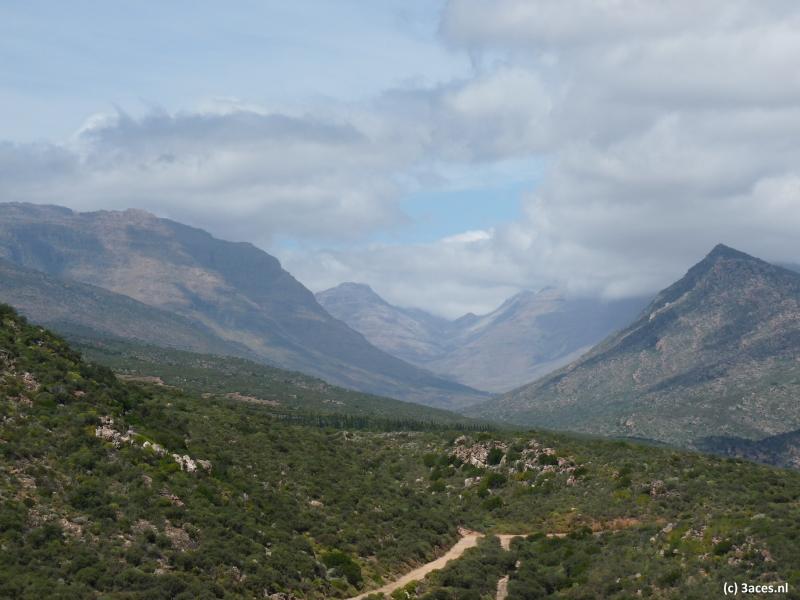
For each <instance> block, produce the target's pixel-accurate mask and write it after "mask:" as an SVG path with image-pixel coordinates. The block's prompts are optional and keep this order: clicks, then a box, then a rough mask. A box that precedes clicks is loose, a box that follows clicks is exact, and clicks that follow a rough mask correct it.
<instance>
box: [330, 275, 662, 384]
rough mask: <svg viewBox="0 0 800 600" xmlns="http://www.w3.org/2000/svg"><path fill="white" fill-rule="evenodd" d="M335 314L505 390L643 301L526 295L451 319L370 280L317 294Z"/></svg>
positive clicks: (430, 364) (383, 340)
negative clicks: (397, 302) (377, 288)
mask: <svg viewBox="0 0 800 600" xmlns="http://www.w3.org/2000/svg"><path fill="white" fill-rule="evenodd" d="M317 300H319V302H320V304H322V306H324V307H325V309H326V310H327V311H328V312H330V313H331V314H332V315H333V316H334V317H336V318H338V319H341V320H342V321H344V322H345V323H347V324H348V325H350V327H352V328H353V329H355V330H356V331H359V332H360V333H362V334H364V336H365V337H366V338H367V339H368V340H369V341H370V342H372V343H373V344H375V345H376V346H377V347H379V348H381V349H383V350H385V351H386V352H388V353H390V354H393V355H395V356H398V357H400V358H402V359H403V360H406V361H408V362H411V363H413V364H415V365H417V366H420V367H423V368H426V369H430V370H431V371H434V372H435V373H439V374H440V375H443V376H445V377H447V378H450V379H453V380H455V381H459V382H461V383H463V384H465V385H469V386H471V387H475V388H478V389H482V390H488V391H491V392H505V391H508V390H510V389H512V388H515V387H517V386H519V385H522V384H524V383H528V382H530V381H532V380H534V379H536V378H538V377H541V376H542V375H545V374H546V373H548V372H550V371H553V370H555V369H557V368H559V367H561V366H563V365H565V364H567V363H569V362H571V361H572V360H574V359H576V358H577V357H578V356H580V355H581V354H583V353H584V352H586V351H587V350H589V349H590V348H591V347H592V346H593V345H594V344H596V343H597V342H599V341H600V340H602V339H603V338H604V337H606V336H607V335H608V334H609V333H611V332H613V331H616V330H617V329H620V328H621V327H623V326H624V325H625V324H627V323H629V322H630V321H631V320H632V319H633V318H634V317H636V315H637V314H638V313H639V312H640V311H641V310H642V309H643V308H644V306H645V305H646V304H647V301H645V300H643V299H637V298H634V299H625V300H609V301H603V300H597V299H588V298H569V297H567V296H566V295H565V294H564V293H563V292H561V291H559V290H556V289H554V288H545V289H543V290H540V291H538V292H530V291H526V292H521V293H519V294H517V295H515V296H513V297H512V298H509V299H508V300H507V301H506V302H504V303H503V304H502V305H501V306H499V307H498V308H497V309H496V310H494V311H492V312H491V313H489V314H486V315H481V316H478V315H473V314H467V315H464V316H462V317H461V318H459V319H456V320H454V321H448V320H446V319H442V318H440V317H436V316H434V315H430V314H427V313H425V312H424V311H421V310H418V309H406V308H400V307H396V306H392V305H391V304H389V303H388V302H386V301H385V300H383V299H382V298H381V297H380V296H378V295H377V294H376V293H375V292H374V291H373V290H372V289H370V288H369V287H368V286H366V285H363V284H355V283H343V284H341V285H339V286H337V287H335V288H332V289H330V290H326V291H324V292H321V293H319V294H317Z"/></svg>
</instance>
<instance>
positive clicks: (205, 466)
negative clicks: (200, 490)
mask: <svg viewBox="0 0 800 600" xmlns="http://www.w3.org/2000/svg"><path fill="white" fill-rule="evenodd" d="M94 434H95V437H98V438H100V439H101V440H104V441H106V442H108V443H110V444H111V445H112V446H114V447H115V448H121V447H122V446H123V444H132V445H138V446H139V447H140V448H142V449H143V450H149V451H151V452H153V453H154V454H155V455H157V456H165V455H166V454H167V449H166V448H164V447H163V446H161V445H160V444H156V443H154V442H151V441H149V440H141V437H140V436H137V434H136V432H135V431H134V430H133V429H130V428H129V429H128V430H127V431H126V432H125V433H121V432H120V431H118V430H117V429H115V428H114V419H113V418H112V417H109V416H104V417H100V425H99V426H97V427H96V428H95V430H94ZM171 456H172V459H173V460H174V461H175V462H176V463H178V465H179V466H180V468H181V471H186V472H187V473H196V472H197V470H198V468H199V469H202V470H203V471H206V472H210V471H211V468H212V465H211V461H208V460H202V459H199V458H192V457H190V456H189V455H187V454H183V455H181V454H175V453H172V454H171Z"/></svg>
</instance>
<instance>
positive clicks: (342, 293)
mask: <svg viewBox="0 0 800 600" xmlns="http://www.w3.org/2000/svg"><path fill="white" fill-rule="evenodd" d="M317 297H327V298H332V297H335V298H339V299H347V300H349V301H353V300H360V301H368V302H377V303H380V304H385V303H386V301H385V300H384V299H383V298H381V297H380V296H379V295H378V294H377V293H376V292H375V290H373V289H372V288H371V287H370V286H369V285H367V284H366V283H357V282H354V281H345V282H344V283H340V284H339V285H337V286H335V287H332V288H330V289H327V290H324V291H322V292H319V293H318V294H317Z"/></svg>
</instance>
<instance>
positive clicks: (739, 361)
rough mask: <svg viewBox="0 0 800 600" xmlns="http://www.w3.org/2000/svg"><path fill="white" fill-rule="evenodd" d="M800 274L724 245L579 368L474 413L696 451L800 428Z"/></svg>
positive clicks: (578, 364)
mask: <svg viewBox="0 0 800 600" xmlns="http://www.w3.org/2000/svg"><path fill="white" fill-rule="evenodd" d="M798 394H800V275H799V274H797V273H795V272H793V271H789V270H787V269H784V268H782V267H777V266H774V265H771V264H769V263H766V262H764V261H762V260H759V259H757V258H754V257H752V256H749V255H747V254H744V253H742V252H739V251H737V250H734V249H732V248H728V247H726V246H723V245H718V246H717V247H715V248H714V250H713V251H712V252H711V253H710V254H709V255H708V256H706V258H705V259H703V260H702V261H701V262H700V263H698V264H697V265H695V266H694V267H692V268H691V269H690V270H689V272H688V273H687V274H686V275H685V276H684V277H683V278H682V279H680V280H679V281H678V282H676V283H675V284H673V285H671V286H670V287H668V288H666V289H665V290H663V291H662V292H661V293H659V294H658V296H657V297H656V298H655V300H653V302H652V303H651V304H650V305H649V306H648V307H647V309H646V310H645V311H644V313H643V314H642V315H641V317H640V318H638V319H637V320H636V321H634V322H633V323H632V324H631V325H629V326H628V327H626V328H625V329H624V330H622V331H621V332H619V333H617V334H614V335H612V336H610V337H609V338H608V339H606V340H605V341H604V342H602V343H601V344H599V345H598V346H597V347H595V348H594V349H593V350H592V351H591V352H589V353H587V354H586V355H585V356H583V357H582V358H581V359H579V360H578V361H576V362H574V363H573V364H571V365H569V366H567V367H565V368H563V369H561V370H559V371H557V372H555V373H553V374H551V375H549V376H547V377H545V378H543V379H542V380H540V381H537V382H534V383H532V384H529V385H527V386H524V387H521V388H519V389H517V390H514V391H512V392H510V393H508V394H506V395H504V396H501V397H499V398H497V399H493V400H490V401H488V402H487V403H484V404H482V405H479V406H477V407H474V408H473V409H471V410H470V411H468V412H469V413H470V414H474V415H479V414H481V415H489V414H491V415H494V416H496V417H501V418H504V419H507V420H509V421H513V422H515V423H519V424H531V425H532V424H534V423H535V424H536V425H537V426H543V427H552V428H557V429H569V430H574V431H584V432H591V433H598V434H603V435H612V436H635V437H644V438H650V439H655V440H662V441H666V442H673V443H678V444H691V443H692V442H693V441H694V440H698V439H699V438H703V437H707V436H709V435H718V436H735V437H741V438H749V439H758V438H763V437H765V436H769V435H775V434H781V433H785V432H789V431H791V430H794V429H797V428H798V427H800V405H799V404H798V402H797V398H798Z"/></svg>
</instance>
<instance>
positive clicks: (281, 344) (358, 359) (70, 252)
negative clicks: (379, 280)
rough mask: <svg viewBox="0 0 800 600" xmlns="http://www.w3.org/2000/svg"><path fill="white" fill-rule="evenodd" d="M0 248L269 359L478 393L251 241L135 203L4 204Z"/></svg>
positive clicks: (378, 388)
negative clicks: (357, 323)
mask: <svg viewBox="0 0 800 600" xmlns="http://www.w3.org/2000/svg"><path fill="white" fill-rule="evenodd" d="M0 258H5V259H6V260H8V261H10V262H12V263H14V264H17V265H20V266H23V267H26V268H29V269H34V270H37V271H42V272H45V273H47V274H49V275H52V276H57V277H59V278H64V279H71V280H76V281H80V282H82V283H87V284H91V285H95V286H97V287H101V288H104V289H106V290H109V291H112V292H115V293H117V294H123V295H126V296H129V297H131V298H134V299H136V300H138V301H140V302H143V303H145V304H148V305H150V306H155V307H157V308H160V309H163V310H167V311H170V312H174V313H177V314H180V315H182V316H184V317H186V318H188V319H191V320H193V321H195V322H197V323H200V324H202V325H203V326H204V327H205V328H207V329H208V330H209V331H211V332H212V333H213V334H214V335H216V336H217V337H220V338H222V339H225V340H228V341H229V342H234V343H237V344H241V345H243V346H246V347H247V348H248V349H249V350H251V351H252V352H253V353H255V354H256V355H257V356H259V357H261V358H262V359H264V360H266V361H268V362H270V363H271V364H274V365H276V366H279V367H282V368H287V369H292V370H298V371H302V372H305V373H309V374H312V375H315V376H319V377H322V378H324V379H325V380H327V381H330V382H332V383H336V384H339V385H343V386H345V387H351V388H355V389H360V390H362V391H368V392H371V393H377V394H381V395H386V396H391V397H395V398H400V399H404V400H412V401H417V402H421V403H425V404H430V405H438V406H459V405H465V404H469V403H474V402H476V401H478V400H480V399H482V398H483V397H484V396H483V395H481V394H480V393H478V392H476V391H474V390H471V389H469V388H467V387H465V386H462V385H458V384H455V383H452V382H449V381H446V380H444V379H442V378H440V377H437V376H434V375H433V374H431V373H430V372H427V371H424V370H422V369H419V368H418V367H414V366H412V365H409V364H407V363H405V362H403V361H401V360H399V359H397V358H395V357H393V356H390V355H389V354H386V353H385V352H382V351H381V350H378V349H377V348H375V347H374V346H372V345H371V344H369V342H367V341H366V339H364V337H363V336H362V335H360V334H358V333H356V332H355V331H353V330H352V329H350V328H349V327H348V326H347V325H345V324H344V323H342V322H341V321H338V320H336V319H334V318H332V317H331V316H330V315H329V314H328V313H327V312H325V310H324V309H323V308H322V307H321V306H320V305H319V304H318V303H317V302H316V300H315V299H314V295H313V294H312V293H311V292H310V291H309V290H307V289H306V288H305V287H303V286H302V285H301V284H300V283H299V282H298V281H296V280H295V279H294V278H293V277H292V276H291V275H290V274H289V273H287V272H286V271H284V270H283V269H282V268H281V266H280V263H279V262H278V260H277V259H275V258H274V257H272V256H270V255H269V254H267V253H265V252H263V251H261V250H259V249H258V248H256V247H254V246H252V245H251V244H246V243H233V242H226V241H222V240H218V239H216V238H214V237H212V236H211V235H210V234H208V233H206V232H205V231H202V230H199V229H194V228H192V227H187V226H185V225H181V224H180V223H176V222H174V221H170V220H167V219H159V218H157V217H155V216H153V215H150V214H148V213H145V212H142V211H136V210H129V211H125V212H113V211H109V212H107V211H101V212H95V213H75V212H72V211H71V210H69V209H65V208H60V207H53V206H38V205H28V204H4V205H2V211H1V212H0ZM23 308H24V307H23Z"/></svg>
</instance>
